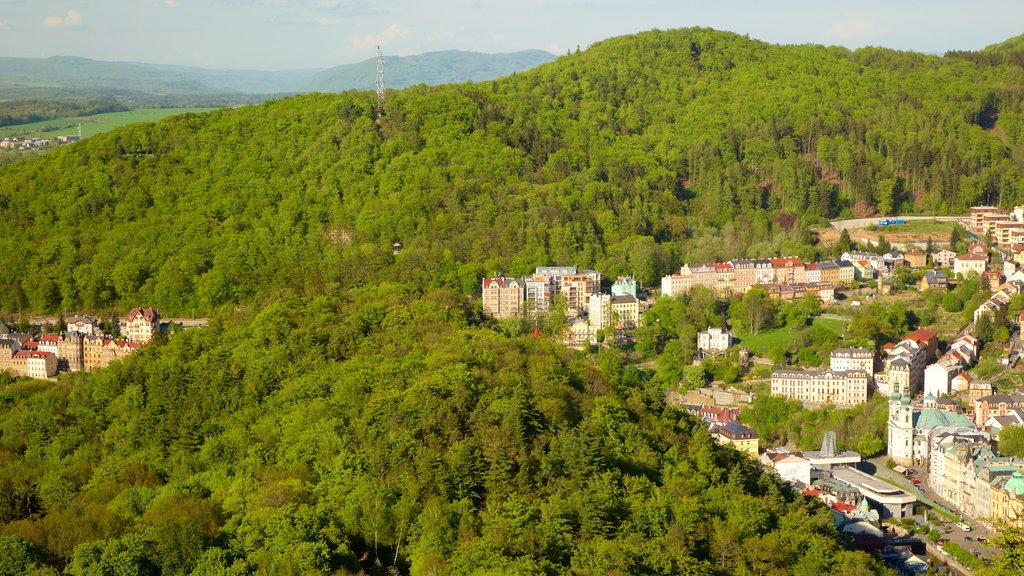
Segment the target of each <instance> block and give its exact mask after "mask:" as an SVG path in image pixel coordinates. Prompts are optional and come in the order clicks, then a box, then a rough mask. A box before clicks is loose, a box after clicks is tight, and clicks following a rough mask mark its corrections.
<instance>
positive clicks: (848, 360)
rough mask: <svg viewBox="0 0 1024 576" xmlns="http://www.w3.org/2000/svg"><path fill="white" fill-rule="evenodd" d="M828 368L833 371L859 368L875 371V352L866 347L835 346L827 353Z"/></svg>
mask: <svg viewBox="0 0 1024 576" xmlns="http://www.w3.org/2000/svg"><path fill="white" fill-rule="evenodd" d="M829 368H830V369H831V370H832V371H834V372H846V371H849V370H859V371H861V372H867V373H868V374H874V373H875V354H874V353H873V352H871V350H868V349H867V348H836V349H835V350H833V351H832V353H831V354H830V355H829Z"/></svg>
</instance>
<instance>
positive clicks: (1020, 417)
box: [983, 408, 1024, 438]
mask: <svg viewBox="0 0 1024 576" xmlns="http://www.w3.org/2000/svg"><path fill="white" fill-rule="evenodd" d="M1007 426H1024V408H1014V409H1012V410H1010V411H1009V412H1007V413H1006V414H1004V415H1002V416H990V417H989V419H988V420H986V421H985V425H984V426H983V428H984V429H985V430H988V431H989V433H990V434H992V437H993V438H995V437H998V436H999V431H1000V430H1002V429H1003V428H1006V427H1007Z"/></svg>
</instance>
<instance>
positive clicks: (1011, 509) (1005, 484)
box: [992, 470, 1024, 528]
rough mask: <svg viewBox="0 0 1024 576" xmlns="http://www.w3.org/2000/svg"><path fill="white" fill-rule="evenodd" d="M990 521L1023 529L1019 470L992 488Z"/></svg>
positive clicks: (1023, 484)
mask: <svg viewBox="0 0 1024 576" xmlns="http://www.w3.org/2000/svg"><path fill="white" fill-rule="evenodd" d="M992 519H993V520H994V521H995V522H996V523H998V522H1000V521H1003V522H1006V523H1007V524H1008V525H1010V526H1015V527H1018V528H1020V527H1024V474H1021V473H1020V470H1018V471H1016V472H1014V473H1013V475H1012V476H1010V477H1009V478H1007V479H1006V480H1003V479H1001V478H1000V479H999V480H998V481H997V482H996V483H995V484H994V485H993V486H992Z"/></svg>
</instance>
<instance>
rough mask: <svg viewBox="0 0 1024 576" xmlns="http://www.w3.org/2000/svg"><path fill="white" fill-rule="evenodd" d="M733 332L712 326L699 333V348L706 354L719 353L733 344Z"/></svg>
mask: <svg viewBox="0 0 1024 576" xmlns="http://www.w3.org/2000/svg"><path fill="white" fill-rule="evenodd" d="M732 343H733V336H732V332H729V331H728V330H723V329H722V328H711V327H710V326H709V327H708V329H707V330H704V331H702V332H698V333H697V350H700V351H701V352H704V353H706V354H718V353H719V352H724V351H726V350H728V349H729V347H730V346H732Z"/></svg>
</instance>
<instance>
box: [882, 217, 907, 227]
mask: <svg viewBox="0 0 1024 576" xmlns="http://www.w3.org/2000/svg"><path fill="white" fill-rule="evenodd" d="M906 223H907V221H906V220H903V219H902V218H900V219H896V220H879V221H878V225H879V226H894V225H896V224H906Z"/></svg>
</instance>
